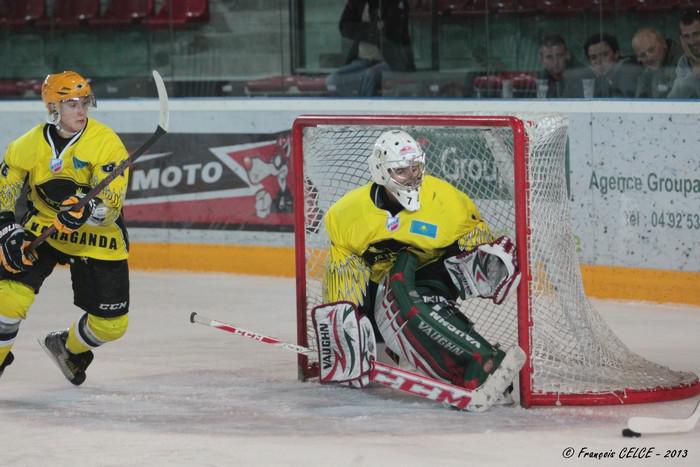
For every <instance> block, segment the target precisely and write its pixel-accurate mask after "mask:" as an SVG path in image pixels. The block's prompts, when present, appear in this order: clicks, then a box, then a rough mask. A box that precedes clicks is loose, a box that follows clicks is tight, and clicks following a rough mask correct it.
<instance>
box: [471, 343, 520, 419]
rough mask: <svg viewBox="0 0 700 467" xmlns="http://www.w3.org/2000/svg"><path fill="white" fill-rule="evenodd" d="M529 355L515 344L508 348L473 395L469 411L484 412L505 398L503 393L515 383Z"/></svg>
mask: <svg viewBox="0 0 700 467" xmlns="http://www.w3.org/2000/svg"><path fill="white" fill-rule="evenodd" d="M526 358H527V356H526V354H525V352H524V351H523V349H521V348H520V347H518V346H517V345H516V346H513V347H511V348H510V349H508V352H507V353H506V354H505V358H504V359H503V361H502V362H501V364H500V365H499V366H498V368H497V369H496V371H494V372H493V373H492V374H491V375H489V377H488V378H487V379H486V381H485V382H484V384H482V385H481V386H479V387H478V388H477V389H476V391H474V393H473V395H472V399H471V401H470V402H469V405H468V406H467V411H469V412H484V411H485V410H488V408H489V407H491V406H493V405H494V404H497V403H498V402H499V401H501V400H503V395H504V392H505V391H506V389H507V388H508V386H510V385H511V384H513V381H514V380H515V378H516V376H518V372H519V371H520V369H521V368H522V367H523V365H524V364H525V360H526Z"/></svg>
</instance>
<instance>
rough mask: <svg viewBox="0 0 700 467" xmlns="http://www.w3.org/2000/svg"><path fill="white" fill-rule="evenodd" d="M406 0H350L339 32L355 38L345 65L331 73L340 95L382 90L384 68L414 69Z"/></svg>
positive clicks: (330, 82) (374, 93) (330, 79)
mask: <svg viewBox="0 0 700 467" xmlns="http://www.w3.org/2000/svg"><path fill="white" fill-rule="evenodd" d="M408 15H409V10H408V1H407V0H382V1H381V2H380V1H379V0H347V3H346V4H345V8H344V9H343V13H342V15H341V18H340V33H341V35H342V36H343V37H345V38H348V39H351V40H352V41H353V44H352V47H351V49H350V53H349V55H348V59H347V62H346V65H345V66H343V67H341V68H339V69H338V70H336V71H335V72H333V73H332V74H331V75H329V76H328V79H327V81H326V84H327V86H328V89H329V90H330V91H332V92H334V93H335V94H337V95H340V96H352V95H358V96H377V95H380V94H381V89H382V74H383V73H384V72H385V71H389V70H391V71H415V64H414V62H413V50H412V48H411V39H410V36H409V31H408Z"/></svg>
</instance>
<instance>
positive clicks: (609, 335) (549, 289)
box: [292, 114, 700, 407]
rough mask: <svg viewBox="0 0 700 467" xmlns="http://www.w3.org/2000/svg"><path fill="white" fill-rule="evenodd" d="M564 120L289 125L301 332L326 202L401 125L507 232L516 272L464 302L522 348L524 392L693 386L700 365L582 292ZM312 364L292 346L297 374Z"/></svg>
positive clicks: (321, 257) (534, 401)
mask: <svg viewBox="0 0 700 467" xmlns="http://www.w3.org/2000/svg"><path fill="white" fill-rule="evenodd" d="M567 127H568V122H567V120H566V118H565V117H563V116H561V115H556V114H542V115H528V116H494V115H315V116H302V117H299V118H297V119H296V120H295V122H294V125H293V128H292V151H293V155H292V159H293V179H294V199H295V201H296V202H295V226H296V227H295V249H296V254H295V255H296V283H297V341H298V344H299V345H302V346H305V347H311V348H315V342H314V336H313V327H312V326H311V325H310V319H309V316H308V312H309V311H310V310H311V308H313V307H314V306H316V305H319V304H320V303H321V300H322V297H321V287H322V279H323V270H324V265H325V254H326V253H325V252H326V251H327V248H328V238H327V235H326V234H325V230H324V227H323V214H324V212H325V211H326V210H327V209H328V207H330V206H331V205H332V204H333V203H334V202H335V201H336V200H337V199H339V198H340V197H341V196H342V195H344V194H345V193H346V192H347V191H349V190H351V189H353V188H355V187H357V186H360V185H362V184H364V183H367V182H369V180H370V177H369V169H368V167H367V157H368V155H369V153H370V151H371V148H372V146H373V144H374V141H375V140H376V138H377V137H378V136H379V134H380V133H381V132H383V131H385V130H387V129H389V128H401V129H404V130H406V131H408V132H409V133H410V134H411V135H412V136H413V137H414V138H416V140H417V141H418V142H419V143H420V144H421V145H422V146H423V147H424V149H425V151H426V157H427V167H426V171H427V172H428V173H431V174H433V175H436V176H438V177H441V178H444V179H446V180H448V181H449V182H451V183H452V184H453V185H455V186H456V187H457V188H459V189H461V190H462V191H464V192H465V193H467V194H468V195H469V196H470V197H471V198H472V199H474V201H475V202H476V204H477V206H478V207H479V209H480V211H481V213H482V216H483V217H484V218H485V219H486V220H487V222H489V224H490V226H491V228H492V231H493V232H494V234H496V235H509V236H511V237H512V238H515V241H516V245H517V251H518V259H519V263H520V268H521V271H522V274H523V280H522V281H521V282H520V285H519V287H518V292H517V298H514V297H511V298H510V299H509V300H507V301H506V302H505V303H504V304H503V305H501V306H496V305H493V304H492V303H490V301H487V300H466V301H464V302H463V303H462V304H461V309H462V312H464V313H465V314H466V315H467V316H469V318H470V319H471V320H472V321H473V322H475V323H476V324H475V326H476V328H477V330H478V331H479V332H480V333H481V334H482V335H484V337H486V338H487V339H489V340H490V341H491V342H498V343H500V344H501V345H502V346H503V347H507V346H509V345H512V344H515V343H517V344H519V345H520V347H521V348H522V349H523V350H524V351H525V353H526V354H527V355H528V359H527V362H526V363H525V366H524V367H523V369H522V370H521V372H520V377H519V381H518V383H519V384H518V386H519V393H520V403H521V405H523V406H524V407H529V406H534V405H598V404H622V403H625V404H627V403H640V402H653V401H662V400H673V399H681V398H686V397H691V396H693V395H696V394H698V393H700V383H699V382H698V377H697V376H696V375H695V374H693V373H687V372H680V371H673V370H671V369H669V368H666V367H664V366H661V365H658V364H655V363H653V362H650V361H648V360H645V359H643V358H642V357H640V356H638V355H636V354H634V353H632V352H631V351H630V350H629V349H628V348H627V347H626V346H625V345H624V344H623V343H622V342H621V341H620V340H619V339H618V338H617V336H615V334H614V333H613V332H612V331H611V330H610V328H609V327H608V326H607V324H606V323H605V322H604V321H603V319H602V318H601V317H600V315H599V314H598V313H597V312H596V311H595V309H594V308H593V307H592V306H591V304H590V302H589V301H588V299H587V298H586V296H585V293H584V291H583V285H582V281H581V273H580V268H579V263H578V256H577V253H576V250H575V240H574V235H573V232H572V228H571V221H570V219H571V217H570V211H569V194H568V192H567V184H566V164H565V154H566V132H567ZM317 375H318V366H317V362H316V361H315V359H313V358H312V357H308V356H306V355H300V356H299V378H300V379H301V380H306V379H309V378H313V377H315V376H317Z"/></svg>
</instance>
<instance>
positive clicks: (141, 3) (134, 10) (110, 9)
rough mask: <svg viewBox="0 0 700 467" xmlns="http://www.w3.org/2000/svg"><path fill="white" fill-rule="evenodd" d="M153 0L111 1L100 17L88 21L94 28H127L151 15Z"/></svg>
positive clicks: (153, 5)
mask: <svg viewBox="0 0 700 467" xmlns="http://www.w3.org/2000/svg"><path fill="white" fill-rule="evenodd" d="M154 8H155V0H111V1H110V2H109V4H108V5H107V9H106V10H105V11H104V13H103V14H102V15H101V16H97V17H95V18H92V19H91V20H90V24H91V25H94V26H129V25H133V24H138V23H140V22H142V21H143V20H144V19H145V18H147V17H149V16H151V15H152V14H153V10H154Z"/></svg>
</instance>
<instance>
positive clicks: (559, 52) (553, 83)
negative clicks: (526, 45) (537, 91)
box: [537, 34, 577, 98]
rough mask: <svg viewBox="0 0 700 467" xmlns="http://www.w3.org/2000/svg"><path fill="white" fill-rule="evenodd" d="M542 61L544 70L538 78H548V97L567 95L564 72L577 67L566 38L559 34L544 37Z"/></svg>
mask: <svg viewBox="0 0 700 467" xmlns="http://www.w3.org/2000/svg"><path fill="white" fill-rule="evenodd" d="M540 63H541V64H542V68H544V69H543V70H542V71H540V72H539V73H538V75H537V78H538V79H543V80H547V98H552V97H565V95H564V90H565V88H566V86H565V80H564V73H565V72H566V70H567V68H572V67H576V65H577V63H576V61H575V60H573V59H572V57H571V54H570V53H569V49H568V47H567V46H566V42H565V41H564V39H563V38H562V37H561V36H560V35H558V34H551V35H548V36H545V37H544V39H542V43H541V45H540Z"/></svg>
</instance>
